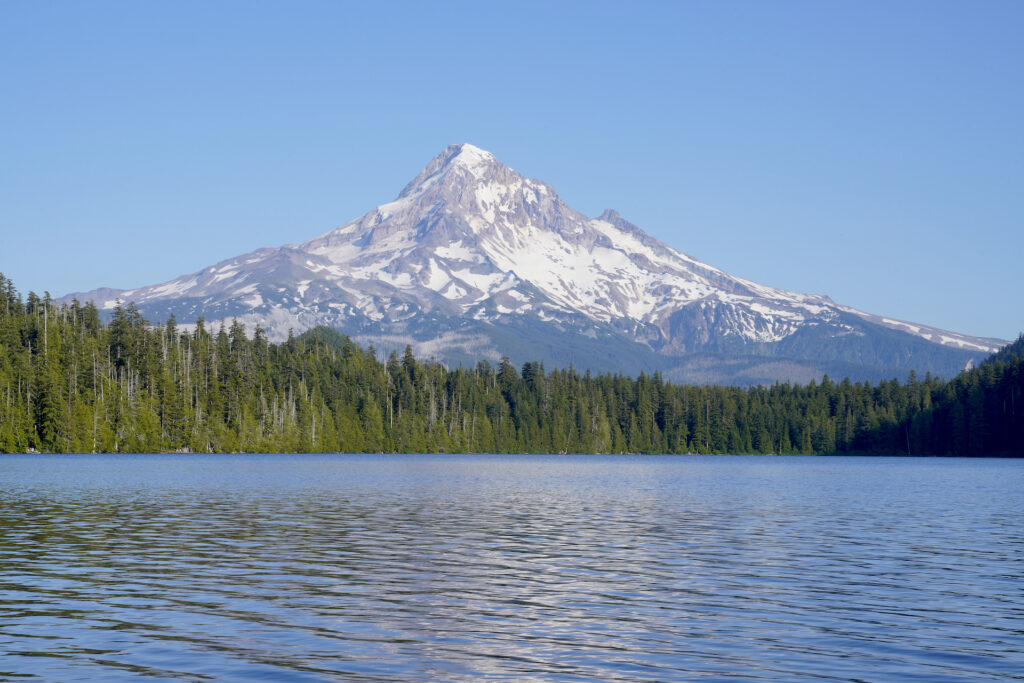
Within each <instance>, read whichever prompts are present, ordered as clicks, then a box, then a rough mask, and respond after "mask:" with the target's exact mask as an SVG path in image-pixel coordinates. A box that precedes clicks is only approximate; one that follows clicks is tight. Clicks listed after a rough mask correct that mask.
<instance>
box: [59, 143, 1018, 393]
mask: <svg viewBox="0 0 1024 683" xmlns="http://www.w3.org/2000/svg"><path fill="white" fill-rule="evenodd" d="M100 292H102V293H103V294H102V300H98V298H97V297H98V294H99V293H100ZM72 297H77V298H78V299H79V300H82V301H84V300H92V301H95V302H96V303H97V305H99V306H100V307H101V308H105V309H110V308H112V307H113V306H115V305H116V301H117V300H121V301H134V302H135V303H136V305H138V306H139V308H140V310H142V311H143V313H144V314H145V315H147V316H148V317H150V318H151V319H154V320H160V318H161V317H165V316H166V315H169V314H171V313H173V314H175V315H176V316H177V318H178V320H179V321H182V322H185V323H190V322H194V321H195V320H196V319H197V318H198V317H199V316H205V318H206V319H207V320H214V319H218V318H222V317H234V318H238V319H239V320H240V321H242V322H243V323H246V324H247V325H248V326H249V327H250V329H251V328H252V327H253V326H255V325H256V324H259V325H261V326H262V327H263V328H264V329H265V330H266V331H267V334H268V336H269V337H270V338H271V339H274V340H281V339H284V338H285V337H286V336H287V335H288V333H289V330H295V331H296V332H300V331H302V330H305V329H308V328H311V327H314V326H316V325H326V326H329V327H332V328H336V329H338V330H340V331H342V332H345V333H347V334H350V335H352V336H353V338H355V339H357V340H360V341H362V342H364V343H377V344H378V346H379V347H383V348H394V347H396V346H401V345H404V343H410V344H413V345H414V346H416V347H417V348H418V349H419V351H420V352H421V353H423V352H425V351H427V350H429V351H430V352H431V353H432V354H436V355H437V356H438V357H439V358H442V359H445V360H449V361H457V362H463V361H467V362H468V361H470V360H472V357H473V356H476V357H481V358H491V359H494V358H497V357H500V355H510V356H513V357H520V358H524V359H530V357H529V355H528V353H529V352H530V350H531V349H530V348H524V346H525V347H530V343H531V342H530V339H531V336H533V337H544V336H545V335H546V336H548V337H555V338H561V337H564V344H565V345H567V346H568V347H572V346H573V345H580V348H583V347H584V346H586V347H587V348H588V349H590V350H589V351H587V352H586V353H582V352H581V353H582V355H581V356H580V357H581V359H582V358H584V357H585V358H588V359H589V358H600V357H602V356H603V354H604V351H603V350H602V349H601V348H599V347H598V346H594V345H599V344H601V343H602V342H604V343H606V345H607V343H608V340H609V339H612V338H614V339H615V340H616V343H617V344H619V345H620V346H619V347H617V348H620V347H621V348H623V349H628V348H630V345H634V346H635V347H636V348H637V349H638V353H639V352H640V350H642V353H640V356H638V358H641V357H642V358H646V359H648V360H647V361H646V365H649V366H651V368H650V369H657V370H663V371H665V372H666V374H668V375H669V376H674V377H676V378H678V379H687V380H692V381H696V380H700V379H701V376H700V375H699V373H698V375H694V374H693V373H692V372H690V371H689V370H685V368H687V367H691V368H692V366H693V355H694V354H705V355H706V354H711V355H710V356H707V355H706V358H711V359H712V360H714V358H717V359H718V361H719V365H722V366H723V367H724V365H723V364H726V365H727V364H728V361H729V359H735V358H746V359H748V361H749V362H747V363H746V364H744V368H745V371H747V370H749V367H750V363H751V362H754V361H756V359H758V358H762V359H763V358H779V357H782V358H785V359H786V361H787V362H788V363H790V365H789V366H787V367H789V368H790V369H789V370H787V371H786V372H782V373H777V376H776V377H775V379H790V378H794V379H801V378H803V377H801V376H799V375H800V374H801V373H800V372H797V373H796V375H794V374H793V371H792V368H793V367H798V366H799V367H801V368H804V370H806V371H807V372H809V373H810V375H811V376H814V375H820V373H821V370H822V368H824V369H828V367H827V366H828V364H829V363H832V364H833V365H836V364H839V366H841V367H843V368H845V369H847V370H849V368H856V367H857V365H858V364H860V365H863V366H864V367H865V368H873V369H874V370H881V369H884V370H889V369H900V368H907V367H914V366H913V362H914V358H915V357H917V358H918V359H921V358H924V357H928V358H929V359H930V360H929V361H928V362H925V363H922V364H921V365H920V366H918V367H919V369H925V367H926V366H928V365H929V363H931V365H934V366H935V369H936V370H937V371H943V372H945V374H949V370H950V369H953V368H956V367H962V366H963V365H964V364H966V363H967V362H970V361H971V360H976V359H978V358H980V357H982V356H983V355H984V354H987V353H989V352H992V351H994V350H995V349H996V348H998V346H999V345H1000V343H1001V342H1000V340H994V339H982V338H976V337H969V336H966V335H960V334H956V333H953V332H948V331H945V330H938V329H934V328H930V327H927V326H924V325H916V324H911V323H905V322H902V321H897V320H892V319H890V318H886V317H881V316H876V315H872V314H868V313H864V312H861V311H858V310H856V309H853V308H850V307H845V306H840V305H837V304H835V303H834V302H832V301H831V300H830V299H829V298H828V297H825V296H820V295H809V294H798V293H794V292H788V291H785V290H781V289H777V288H774V287H768V286H764V285H760V284H758V283H755V282H751V281H749V280H744V279H742V278H738V277H734V276H732V275H730V274H728V273H725V272H723V271H721V270H719V269H717V268H714V267H713V266H710V265H708V264H705V263H701V262H700V261H697V260H695V259H693V258H691V257H690V256H687V255H686V254H684V253H682V252H680V251H677V250H675V249H673V248H671V247H669V246H667V245H665V244H663V243H661V242H659V241H658V240H656V239H654V238H652V237H651V236H649V235H647V234H645V233H644V232H643V231H641V230H640V229H639V228H637V227H636V226H634V225H632V224H631V223H629V222H627V221H626V220H625V219H623V218H622V217H621V216H620V215H619V214H618V213H616V212H615V211H611V210H608V211H605V212H604V213H603V214H602V215H601V216H598V217H596V218H590V217H587V216H584V215H583V214H581V213H579V212H577V211H575V210H573V209H572V208H570V207H569V206H568V205H566V204H565V203H564V202H563V201H562V200H561V199H560V198H559V196H558V195H557V193H556V192H555V191H554V189H553V188H551V187H550V186H548V185H546V184H544V183H543V182H540V181H538V180H533V179H529V178H526V177H524V176H522V175H520V174H518V173H516V172H515V171H513V170H512V169H510V168H508V167H507V166H505V165H504V164H502V163H500V162H499V161H498V160H497V159H496V158H495V157H494V156H493V155H492V154H490V153H489V152H486V151H484V150H481V149H479V148H477V147H474V146H473V145H469V144H460V145H452V146H450V147H448V148H446V149H445V150H444V151H443V152H442V153H441V154H440V155H439V156H437V157H436V158H435V159H433V160H432V161H431V162H430V163H429V164H428V165H427V167H426V168H425V169H423V171H421V172H420V173H419V175H417V176H416V177H415V178H414V179H413V180H412V181H410V182H409V183H408V184H407V185H406V187H405V188H404V189H403V190H402V191H401V192H400V193H399V195H398V197H397V198H396V199H395V200H394V201H392V202H388V203H385V204H381V205H379V206H377V207H375V208H374V209H372V210H370V211H369V212H367V213H366V214H364V215H363V216H360V217H359V218H357V219H355V220H353V221H351V222H349V223H346V224H344V225H342V226H340V227H338V228H335V229H334V230H331V231H329V232H327V233H325V234H323V235H320V236H319V237H316V238H314V239H311V240H309V241H307V242H303V243H300V244H293V245H286V246H283V247H279V248H268V249H260V250H257V251H254V252H252V253H249V254H244V255H242V256H239V257H236V258H234V259H228V260H226V261H223V262H221V263H218V264H215V265H214V266H211V267H209V268H206V269H204V270H202V271H200V272H198V273H193V274H188V275H183V276H181V277H179V278H176V279H174V280H171V281H170V282H166V283H162V284H157V285H153V286H149V287H142V288H139V289H134V290H121V291H118V290H97V292H90V293H84V294H75V295H68V296H67V297H65V299H70V298H72ZM880 330H884V332H879V331H880ZM506 337H508V338H507V339H506ZM858 338H864V339H861V340H860V341H857V342H856V343H854V342H853V341H851V340H854V339H858ZM487 339H490V340H491V341H490V342H489V343H488V342H487V341H486V340H487ZM516 340H520V341H519V342H517V341H516ZM523 340H525V341H523ZM828 340H832V341H831V342H829V341H828ZM911 340H917V341H916V342H913V343H912V341H911ZM919 342H920V343H923V344H925V346H919V345H918V343H919ZM517 343H518V347H517V346H516V344H517ZM829 343H831V345H832V347H833V348H832V349H831V350H829V349H827V348H826V347H827V346H828V345H829ZM588 345H589V346H588ZM557 346H558V342H550V343H548V346H547V347H553V348H555V347H557ZM547 347H537V348H536V349H533V351H534V352H535V353H538V354H540V355H541V356H543V355H545V354H544V349H545V348H547ZM811 347H813V352H812V351H809V350H808V349H810V348H811ZM932 347H941V348H945V349H947V350H948V351H949V352H950V353H946V354H943V353H940V352H938V351H935V349H933V348H932ZM608 348H611V347H610V346H609V347H608ZM538 349H539V350H538ZM836 349H839V351H837V350H836ZM452 350H454V351H455V352H456V353H454V355H452V354H450V353H448V351H452ZM595 354H596V355H595ZM645 354H646V355H645ZM549 355H550V354H549ZM868 356H872V357H868ZM873 356H878V357H877V358H875V357H873ZM569 357H570V359H572V356H571V355H570V356H569ZM940 357H941V361H939V360H936V359H939V358H940ZM563 359H564V356H563ZM683 359H687V360H686V362H683ZM751 359H753V360H751ZM550 360H551V361H554V362H558V358H554V357H552V358H550ZM932 361H934V362H932ZM709 362H711V361H709ZM702 363H703V361H702ZM588 364H593V365H595V366H602V367H595V368H594V369H617V368H616V367H615V362H614V358H612V359H611V362H608V363H602V362H594V363H588ZM711 364H712V365H714V362H711ZM794 364H795V365H794ZM705 365H706V363H704V364H703V365H701V367H704V366H705ZM776 365H778V364H777V363H776ZM643 366H644V362H641V363H640V367H641V369H643ZM655 366H656V367H655ZM839 366H837V367H839ZM708 367H710V366H708ZM680 368H684V369H683V370H680ZM629 369H633V370H635V368H633V367H630V368H629ZM700 372H703V370H701V371H700ZM807 372H804V373H803V374H807ZM787 373H788V374H787ZM851 374H854V375H855V374H856V372H852V373H851ZM869 374H870V373H869ZM755 375H756V373H755ZM769 375H770V373H769ZM707 378H708V379H712V380H721V379H723V378H724V379H725V380H726V381H729V380H737V377H736V376H729V375H728V373H727V374H726V375H723V376H721V377H719V376H716V375H715V374H714V372H712V373H711V374H709V375H708V376H707ZM741 379H743V378H741ZM745 379H751V378H745ZM753 379H759V378H758V377H756V376H754V377H753ZM762 379H765V380H771V379H772V377H771V376H765V377H764V378H762ZM737 381H738V380H737Z"/></svg>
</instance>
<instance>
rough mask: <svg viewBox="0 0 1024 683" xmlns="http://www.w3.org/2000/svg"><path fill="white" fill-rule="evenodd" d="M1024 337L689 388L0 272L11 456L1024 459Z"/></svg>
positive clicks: (2, 381)
mask: <svg viewBox="0 0 1024 683" xmlns="http://www.w3.org/2000/svg"><path fill="white" fill-rule="evenodd" d="M1022 357H1024V336H1022V338H1021V339H1020V340H1018V341H1017V342H1016V343H1015V344H1014V345H1012V346H1010V347H1007V349H1004V350H1003V351H1001V352H1000V353H999V354H997V355H996V356H993V357H992V358H991V359H989V361H987V362H986V363H984V364H982V365H981V366H980V367H978V368H974V369H971V370H968V371H965V372H963V373H961V374H960V375H959V376H958V377H956V378H954V379H953V380H951V381H944V380H939V379H937V378H934V377H930V376H927V377H925V378H923V379H920V378H917V377H915V376H914V375H913V373H911V376H910V377H909V379H908V380H907V381H906V382H904V383H900V382H899V381H897V380H895V379H894V380H890V381H883V382H880V383H879V384H877V385H871V384H869V383H866V382H865V383H861V382H856V383H851V382H850V381H848V380H843V381H841V382H834V381H832V380H830V379H828V378H827V377H826V378H824V379H823V381H822V382H821V383H814V382H812V383H811V384H809V385H807V386H792V385H790V384H776V385H774V386H771V387H763V386H759V387H751V388H745V389H744V388H737V387H723V386H674V385H670V384H666V383H665V382H664V381H663V380H662V378H661V377H660V375H658V374H657V373H655V374H654V375H652V376H647V375H643V374H641V375H640V376H639V377H638V378H635V379H633V378H629V377H623V376H619V375H598V376H592V375H591V374H590V373H583V374H581V373H579V372H577V371H576V370H573V369H571V368H570V369H559V370H545V368H544V367H543V365H542V364H538V363H526V364H524V365H523V366H522V367H521V368H516V367H514V366H512V365H511V364H510V363H509V362H508V361H507V360H505V361H502V362H501V363H499V364H496V365H491V364H490V363H487V362H480V363H478V364H477V365H476V366H475V367H473V368H455V369H449V368H446V367H444V366H443V365H441V364H438V363H433V362H425V361H423V360H418V359H416V358H414V357H413V355H412V353H411V351H409V350H406V353H405V354H404V355H403V356H401V357H399V356H398V355H397V354H394V353H392V354H391V355H390V357H388V358H386V359H383V360H379V359H378V358H377V357H376V353H375V352H374V350H373V348H372V347H371V348H370V349H368V350H363V349H360V348H359V347H358V346H356V345H355V344H353V343H352V342H351V341H349V340H348V339H347V338H345V337H343V336H341V335H339V334H338V333H336V332H333V331H331V330H324V329H319V330H314V331H311V332H308V333H306V334H304V335H302V336H300V337H298V338H294V337H293V338H290V339H288V341H286V342H284V343H281V344H272V343H269V342H268V341H267V339H266V336H265V334H264V332H263V331H262V330H261V329H259V328H257V329H255V330H253V331H252V334H251V335H247V334H246V330H245V329H244V327H243V326H242V325H240V324H239V323H237V322H232V323H230V324H226V323H225V322H220V323H218V324H216V325H213V326H208V325H206V324H205V323H204V322H203V321H202V320H200V321H199V322H198V324H197V325H196V326H195V327H194V329H193V330H191V331H184V330H182V329H180V328H179V327H178V326H177V325H176V323H175V321H174V319H173V318H172V319H171V320H168V321H167V322H166V323H164V324H156V325H151V324H149V323H148V322H147V321H145V320H143V319H142V317H141V316H140V315H139V313H138V311H137V310H136V309H135V308H134V306H132V305H130V304H129V305H127V306H121V307H118V308H117V309H116V310H115V311H114V314H113V318H112V320H111V321H110V322H109V323H106V324H105V323H102V322H101V320H100V316H99V313H98V311H97V310H96V308H95V307H94V306H93V305H92V304H86V305H80V304H78V303H77V302H75V303H72V304H71V305H70V306H66V305H61V306H58V305H56V304H55V303H54V302H53V301H52V300H51V299H50V297H49V295H45V296H43V297H39V296H37V295H35V294H32V293H29V295H28V296H27V298H26V299H25V300H23V299H22V298H21V296H20V295H19V294H18V292H17V290H16V289H15V287H14V285H13V284H12V283H11V282H10V281H9V280H7V279H5V278H4V277H3V276H2V275H0V452H26V451H32V450H38V451H51V452H154V451H185V450H188V451H193V452H208V451H214V452H236V451H238V452H309V451H316V452H377V451H398V452H497V453H505V452H533V453H557V452H563V451H564V452H568V453H575V452H584V453H620V452H630V453H802V454H812V453H878V454H888V453H898V454H912V455H921V454H939V455H1024V369H1022V365H1024V360H1022Z"/></svg>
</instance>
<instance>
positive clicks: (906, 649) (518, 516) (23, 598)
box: [0, 455, 1024, 681]
mask: <svg viewBox="0 0 1024 683" xmlns="http://www.w3.org/2000/svg"><path fill="white" fill-rule="evenodd" d="M1022 573H1024V462H1022V461H997V460H981V461H968V460H934V459H867V458H864V459H858V458H759V457H664V458H660V457H611V456H610V457H598V456H594V457H554V456H551V457H546V456H304V455H297V456H156V455H154V456H35V457H21V456H17V457H10V456H8V457H4V458H0V601H2V609H0V652H4V653H6V655H5V656H3V657H0V679H3V680H26V679H28V680H31V679H33V678H37V679H39V680H61V681H72V680H85V679H105V680H111V679H114V680H116V679H118V678H132V677H136V676H139V675H142V676H145V677H146V678H149V679H154V678H155V679H160V678H165V679H168V680H171V679H173V680H180V679H182V678H185V679H192V680H205V679H225V678H226V679H247V678H263V679H266V680H296V681H302V680H360V679H366V680H382V681H384V680H465V681H469V680H479V679H482V678H488V677H490V678H496V679H501V678H506V679H511V678H530V677H534V678H542V679H545V680H567V681H568V680H594V679H600V680H611V681H614V680H680V679H697V678H701V679H708V680H716V679H718V680H724V679H734V678H739V677H743V678H747V679H752V680H795V679H804V680H886V681H892V680H915V681H943V680H948V681H954V680H958V681H968V680H979V679H982V680H983V679H992V680H1007V679H1014V678H1016V679H1021V678H1024V582H1022V581H1021V578H1020V577H1021V575H1022Z"/></svg>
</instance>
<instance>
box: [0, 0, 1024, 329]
mask: <svg viewBox="0 0 1024 683" xmlns="http://www.w3.org/2000/svg"><path fill="white" fill-rule="evenodd" d="M1022 35H1024V2H1020V1H1018V0H1013V1H1011V2H997V1H994V0H986V1H984V2H967V1H964V2H956V3H950V2H936V1H932V0H928V1H925V2H912V1H908V2H888V1H887V2H877V3H874V2H866V1H864V0H857V1H854V2H839V1H836V2H819V1H817V0H814V1H809V2H763V1H761V0H758V1H756V2H740V1H733V0H726V1H724V2H712V1H710V0H709V1H708V2H701V3H696V2H663V3H654V2H625V1H624V2H620V3H604V2H595V1H594V0H587V1H586V2H536V3H535V2H519V3H511V4H510V3H481V2H458V3H452V2H442V1H439V0H432V1H431V2H408V3H358V4H350V3H343V2H333V1H332V2H322V3H321V2H270V1H260V2H250V1H246V2H225V1H218V2H195V3H192V2H181V1H175V2H164V3H157V2H134V1H133V2H88V3H86V2H5V3H3V4H0V83H2V86H0V93H2V94H0V105H2V106H0V272H3V273H5V274H6V275H7V276H8V277H11V278H13V279H14V280H15V283H16V284H17V285H18V286H19V288H20V289H21V290H22V291H23V292H27V291H28V290H35V291H38V292H41V291H43V290H47V289H48V290H50V291H51V292H52V293H53V294H63V293H66V292H69V291H74V290H85V289H92V288H94V287H98V286H112V287H122V288H123V287H135V286H140V285H144V284H152V283H156V282H162V281H164V280H167V279H170V278H172V277H174V276H176V275H179V274H182V273H187V272H192V271H195V270H198V269H200V268H202V267H203V266H206V265H209V264H212V263H214V262H216V261H218V260H220V259H223V258H228V257H231V256H235V255H237V254H241V253H243V252H246V251H249V250H252V249H255V248H258V247H263V246H277V245H280V244H285V243H291V242H299V241H303V240H305V239H308V238H310V237H313V236H315V235H318V234H320V233H322V232H326V231H327V230H329V229H331V228H333V227H335V226H336V225H339V224H341V223H344V222H346V221H348V220H350V219H352V218H354V217H356V216H358V215H360V214H362V213H364V212H365V211H367V210H369V209H370V208H372V207H373V206H374V205H376V204H379V203H382V202H385V201H389V200H391V199H393V198H394V196H395V195H396V194H397V193H398V191H399V190H400V189H401V188H402V186H403V185H404V184H405V183H406V182H407V181H408V180H409V179H411V178H412V177H413V176H415V175H416V173H417V172H418V171H419V170H420V169H421V168H422V167H423V166H424V165H425V164H426V163H427V161H428V160H430V159H431V158H432V157H433V156H435V155H436V154H437V153H438V152H439V151H440V150H441V149H442V148H443V147H444V146H445V145H447V144H450V143H453V142H471V143H473V144H475V145H477V146H479V147H483V148H485V149H488V150H490V151H492V152H494V153H495V154H496V155H497V156H498V158H499V159H500V160H502V161H504V162H505V163H506V164H508V165H509V166H512V167H513V168H515V169H516V170H518V171H520V172H522V173H524V174H526V175H528V176H531V177H535V178H540V179H542V180H544V181H546V182H548V183H550V184H552V185H553V186H554V187H555V188H556V189H557V190H558V192H559V194H560V195H561V196H562V198H563V199H565V200H566V201H567V202H568V203H569V204H570V205H571V206H573V207H575V208H577V209H579V210H581V211H583V212H585V213H587V214H589V215H596V214H598V213H599V212H600V211H601V210H603V209H605V208H615V209H618V210H619V211H620V212H621V213H622V214H623V215H624V216H625V217H626V218H627V219H629V220H631V221H632V222H634V223H636V224H637V225H639V226H640V227H641V228H643V229H644V230H646V231H647V232H649V233H651V234H653V235H654V236H656V237H658V238H659V239H661V240H662V241H664V242H666V243H668V244H669V245H671V246H673V247H676V248H678V249H680V250H682V251H684V252H686V253H689V254H691V255H692V256H695V257H697V258H700V259H702V260H704V261H706V262H708V263H711V264H712V265H715V266H717V267H720V268H723V269H725V270H727V271H729V272H731V273H734V274H736V275H739V276H741V277H746V278H750V279H753V280H756V281H759V282H763V283H765V284H770V285H775V286H778V287H784V288H787V289H791V290H796V291H800V292H812V293H822V294H828V295H830V296H832V298H833V299H835V300H836V301H837V302H840V303H843V304H847V305H851V306H856V307H858V308H861V309H864V310H867V311H870V312H874V313H879V314H884V315H888V316H891V317H897V318H902V319H907V320H912V321H916V322H922V323H928V324H932V325H937V326H939V327H944V328H948V329H952V330H956V331H959V332H964V333H969V334H976V335H985V336H998V337H1002V338H1007V339H1010V338H1015V337H1016V336H1017V334H1018V333H1019V332H1021V331H1022V330H1024V305H1022V303H1021V292H1022V291H1024V266H1022V262H1024V40H1022V38H1021V36H1022Z"/></svg>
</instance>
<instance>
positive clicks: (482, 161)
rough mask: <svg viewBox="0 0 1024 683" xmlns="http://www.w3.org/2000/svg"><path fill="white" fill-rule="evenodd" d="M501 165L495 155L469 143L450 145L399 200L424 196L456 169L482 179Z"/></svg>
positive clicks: (402, 192)
mask: <svg viewBox="0 0 1024 683" xmlns="http://www.w3.org/2000/svg"><path fill="white" fill-rule="evenodd" d="M500 165H501V164H500V163H499V162H498V160H497V159H496V158H495V156H494V155H493V154H491V153H490V152H488V151H486V150H483V149H480V148H479V147H477V146H475V145H471V144H469V143H468V142H462V143H459V144H457V145H448V146H447V147H445V148H444V150H443V151H442V152H441V153H440V154H438V155H437V156H436V157H434V158H433V159H432V160H431V161H430V163H429V164H427V167H426V168H424V169H423V170H422V171H420V174H419V175H418V176H416V177H415V178H413V179H412V181H411V182H410V183H409V184H408V185H406V186H405V188H404V189H403V190H402V191H401V193H399V195H398V198H399V199H402V198H403V197H408V196H410V195H418V194H422V193H423V192H424V191H425V190H426V189H427V188H429V187H430V186H432V185H433V184H434V183H435V182H437V181H438V180H439V179H440V178H442V177H444V176H446V175H448V174H449V173H451V172H452V171H453V170H455V169H460V170H462V171H464V172H468V173H469V174H470V175H472V176H473V177H474V178H480V177H482V176H483V175H485V174H486V173H487V171H488V169H490V168H493V167H496V166H500Z"/></svg>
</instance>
